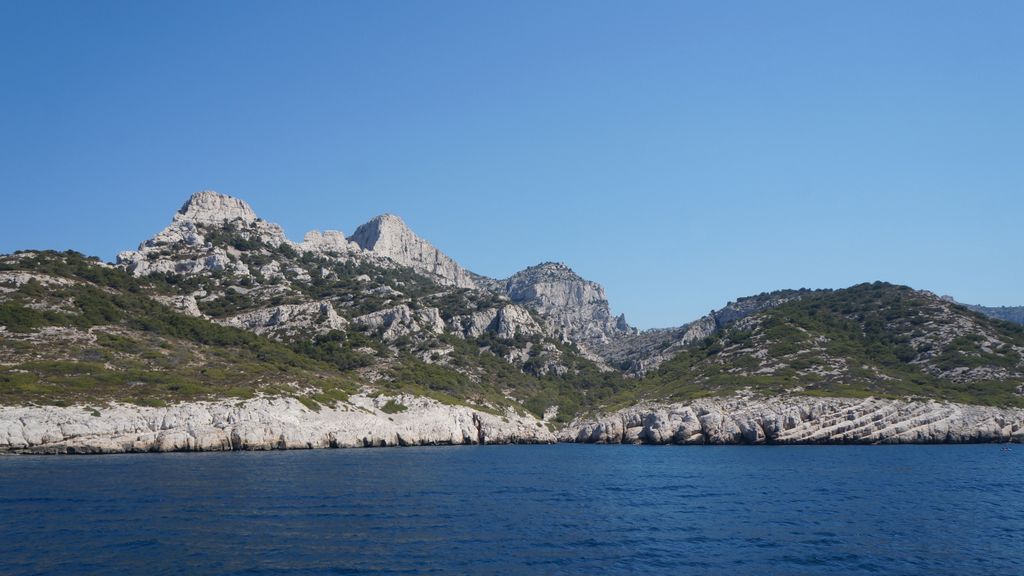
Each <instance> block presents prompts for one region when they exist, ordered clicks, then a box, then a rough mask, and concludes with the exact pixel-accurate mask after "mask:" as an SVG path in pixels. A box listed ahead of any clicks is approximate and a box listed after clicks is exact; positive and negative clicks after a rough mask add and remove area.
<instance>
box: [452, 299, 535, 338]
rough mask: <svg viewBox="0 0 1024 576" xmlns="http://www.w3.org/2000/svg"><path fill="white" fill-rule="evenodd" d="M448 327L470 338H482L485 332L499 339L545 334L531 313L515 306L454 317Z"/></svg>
mask: <svg viewBox="0 0 1024 576" xmlns="http://www.w3.org/2000/svg"><path fill="white" fill-rule="evenodd" d="M447 326H448V328H449V329H450V330H452V331H453V332H456V333H458V334H461V335H462V336H467V337H470V338H476V337H478V336H482V335H483V334H484V333H485V332H493V333H494V334H495V335H496V336H498V337H499V338H514V337H515V336H516V334H519V335H521V336H526V337H530V336H534V335H536V334H543V329H542V328H541V326H540V325H539V324H537V321H536V320H534V319H533V316H531V315H530V313H529V311H527V310H526V309H525V308H523V307H522V306H517V305H515V304H509V305H506V306H502V307H500V308H489V309H487V310H480V311H478V312H474V313H472V314H466V315H462V316H454V317H452V318H451V319H450V320H449V321H448V323H447Z"/></svg>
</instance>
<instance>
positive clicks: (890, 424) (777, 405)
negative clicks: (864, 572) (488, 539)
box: [0, 396, 1024, 454]
mask: <svg viewBox="0 0 1024 576" xmlns="http://www.w3.org/2000/svg"><path fill="white" fill-rule="evenodd" d="M388 401H395V402H396V404H400V405H402V406H405V407H406V408H405V409H404V410H403V411H401V412H398V413H394V414H391V413H387V412H385V411H384V410H382V409H383V408H385V407H386V406H387V402H388ZM556 441H558V442H571V443H600V444H619V443H631V444H931V443H983V442H1016V443H1024V410H1019V409H1001V408H992V407H986V406H971V405H963V404H952V403H941V402H932V401H924V402H906V401H898V400H882V399H874V398H868V399H865V400H855V399H845V398H809V397H797V396H794V397H784V398H771V399H756V398H726V399H707V400H698V401H694V402H691V403H685V404H657V403H651V404H643V405H637V406H632V407H630V408H626V409H623V410H620V411H617V412H614V413H610V414H605V415H602V416H599V417H597V418H593V419H586V420H583V419H581V420H578V421H575V422H573V423H571V424H570V425H568V426H566V427H564V428H563V429H561V430H559V431H557V432H556V433H552V432H550V431H549V430H548V427H547V426H546V425H545V424H544V423H543V422H541V421H539V420H537V419H534V418H532V417H530V416H521V415H517V414H515V413H512V412H509V413H507V414H505V415H502V416H498V415H494V414H491V413H487V412H481V411H478V410H473V409H471V408H468V407H465V406H449V405H444V404H440V403H438V402H436V401H434V400H430V399H426V398H420V397H413V396H401V397H397V398H386V397H378V398H370V397H365V396H356V397H353V398H352V399H350V401H349V403H346V404H339V406H338V407H334V408H328V407H322V408H321V409H320V410H311V409H309V408H307V407H306V406H305V405H303V404H302V403H300V402H299V401H298V400H295V399H293V398H264V399H256V400H247V401H218V402H194V403H183V404H177V405H174V406H170V407H166V408H150V407H142V406H135V405H129V404H114V405H110V406H107V407H103V408H100V409H93V408H90V407H82V406H75V407H55V406H32V407H0V453H27V454H108V453H126V452H181V451H227V450H281V449H308V448H355V447H383V446H423V445H464V444H539V443H553V442H556Z"/></svg>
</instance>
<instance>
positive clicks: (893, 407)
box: [558, 396, 1024, 444]
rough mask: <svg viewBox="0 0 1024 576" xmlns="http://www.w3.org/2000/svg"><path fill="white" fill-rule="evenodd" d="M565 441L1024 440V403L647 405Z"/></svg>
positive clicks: (568, 431)
mask: <svg viewBox="0 0 1024 576" xmlns="http://www.w3.org/2000/svg"><path fill="white" fill-rule="evenodd" d="M558 439H559V441H562V442H584V443H609V444H617V443H633V444H937V443H969V442H1024V410H1019V409H1003V408H992V407H988V406H972V405H965V404H953V403H942V402H934V401H923V402H906V401H900V400H882V399H877V398H867V399H863V400H860V399H848V398H812V397H806V396H790V397H780V398H769V399H763V398H762V399H759V398H727V399H708V400H697V401H694V402H690V403H685V404H658V403H651V404H643V405H637V406H632V407H630V408H626V409H623V410H620V411H617V412H614V413H610V414H606V415H603V416H600V417H598V418H594V419H585V420H577V421H575V422H573V423H572V424H570V425H569V426H567V427H565V428H564V429H562V430H561V431H559V433H558Z"/></svg>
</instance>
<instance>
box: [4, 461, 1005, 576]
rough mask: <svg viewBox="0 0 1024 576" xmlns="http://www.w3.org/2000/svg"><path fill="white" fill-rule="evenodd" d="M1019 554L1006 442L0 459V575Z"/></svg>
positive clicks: (688, 564)
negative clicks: (931, 444)
mask: <svg viewBox="0 0 1024 576" xmlns="http://www.w3.org/2000/svg"><path fill="white" fill-rule="evenodd" d="M351 573H386V574H392V573H408V574H418V573H445V574H608V573H622V574H625V573H629V574H656V573H674V574H757V575H762V576H763V575H766V574H826V573H831V574H844V575H846V574H958V575H959V574H1006V575H1013V576H1019V575H1022V574H1024V446H1019V445H1018V446H1015V447H1014V449H1013V450H1012V451H1010V452H1004V451H1002V450H1001V449H1000V447H999V446H995V445H975V446H872V447H868V446H863V447H851V446H831V447H829V446H800V447H763V446H762V447H742V446H730V447H699V446H685V447H684V446H664V447H655V446H643V447H641V446H583V445H556V446H483V447H480V446H475V447H474V446H468V447H431V448H381V449H361V450H314V451H290V452H266V453H251V452H247V453H221V454H139V455H125V456H79V457H75V456H67V457H27V456H19V457H14V456H12V457H2V458H0V574H4V575H14V574H60V575H65V574H103V575H114V574H146V575H152V574H351Z"/></svg>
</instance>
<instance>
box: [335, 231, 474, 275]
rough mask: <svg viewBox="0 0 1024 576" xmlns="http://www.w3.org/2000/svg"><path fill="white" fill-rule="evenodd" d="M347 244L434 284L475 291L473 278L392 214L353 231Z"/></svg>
mask: <svg viewBox="0 0 1024 576" xmlns="http://www.w3.org/2000/svg"><path fill="white" fill-rule="evenodd" d="M349 240H350V241H352V242H355V243H356V244H358V245H359V246H360V247H361V248H362V249H363V250H366V251H368V252H372V253H373V254H375V255H378V256H383V257H386V258H389V259H391V260H392V261H394V262H396V263H398V264H401V265H402V266H408V267H409V268H412V269H413V270H415V271H417V272H419V273H421V274H424V275H426V276H428V277H430V278H432V279H434V280H435V281H436V282H437V283H439V284H443V285H446V286H456V287H459V288H476V287H477V284H476V281H475V280H474V277H473V274H471V273H470V272H469V271H468V270H466V269H465V268H463V267H462V266H459V265H458V263H456V262H455V260H452V259H451V258H449V257H448V256H447V255H446V254H444V253H443V252H441V251H440V250H438V249H437V248H435V247H434V246H432V245H431V244H430V242H427V241H426V240H424V239H423V238H420V237H419V236H417V235H416V234H415V233H414V232H413V231H412V230H410V229H409V227H408V226H406V224H405V222H404V221H403V220H402V219H401V218H399V217H398V216H395V215H393V214H384V215H382V216H377V217H376V218H374V219H373V220H370V221H369V222H367V223H366V224H363V225H362V226H360V227H359V228H357V229H356V231H355V233H354V234H352V237H351V238H349Z"/></svg>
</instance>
